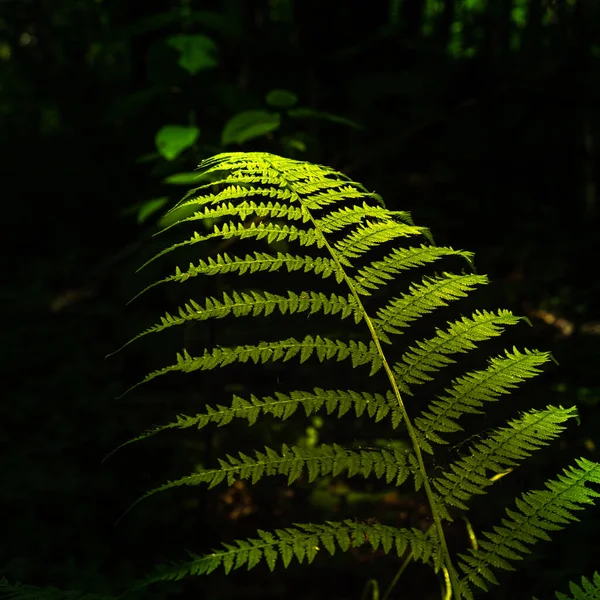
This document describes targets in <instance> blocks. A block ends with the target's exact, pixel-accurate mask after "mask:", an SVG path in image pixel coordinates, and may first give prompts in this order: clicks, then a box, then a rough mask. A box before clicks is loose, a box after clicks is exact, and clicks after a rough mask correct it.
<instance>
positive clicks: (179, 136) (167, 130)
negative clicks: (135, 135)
mask: <svg viewBox="0 0 600 600" xmlns="http://www.w3.org/2000/svg"><path fill="white" fill-rule="evenodd" d="M199 135H200V129H198V127H185V126H183V125H165V126H164V127H161V128H160V129H159V130H158V133H157V134H156V136H155V138H154V142H155V144H156V148H157V149H158V151H159V152H160V153H161V154H162V156H164V157H165V158H166V159H167V160H173V159H175V158H177V157H178V156H179V155H180V154H181V153H182V152H183V151H184V150H185V149H186V148H189V147H190V146H191V145H192V144H193V143H194V142H195V141H196V140H197V139H198V136H199Z"/></svg>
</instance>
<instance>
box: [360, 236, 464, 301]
mask: <svg viewBox="0 0 600 600" xmlns="http://www.w3.org/2000/svg"><path fill="white" fill-rule="evenodd" d="M446 256H460V257H461V258H464V259H465V260H466V261H467V262H468V263H469V265H471V266H472V264H473V263H472V261H473V253H472V252H465V251H463V250H454V249H452V248H446V247H443V246H426V245H424V244H421V245H420V246H411V247H410V248H394V249H393V250H392V251H391V252H390V253H389V254H388V255H387V256H386V257H385V258H384V259H382V260H376V261H373V262H372V263H371V264H370V265H369V266H366V267H362V268H360V269H359V270H358V272H357V274H356V275H355V276H354V277H353V278H352V282H353V284H354V287H355V290H356V291H357V293H359V294H363V295H367V296H368V295H370V294H371V291H370V290H376V289H378V288H379V287H381V286H382V285H385V284H386V281H392V280H394V279H395V275H398V274H399V273H401V272H402V271H406V270H408V269H414V268H416V267H422V266H425V265H427V264H430V263H433V262H435V261H437V260H440V259H441V258H444V257H446ZM417 286H418V284H417ZM413 287H414V286H413ZM411 289H412V288H411Z"/></svg>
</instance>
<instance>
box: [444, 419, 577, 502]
mask: <svg viewBox="0 0 600 600" xmlns="http://www.w3.org/2000/svg"><path fill="white" fill-rule="evenodd" d="M576 417H577V410H576V409H575V408H566V409H565V408H562V407H558V408H554V407H548V409H547V410H532V411H530V412H527V413H525V414H524V415H523V416H522V417H521V418H519V419H515V420H513V421H509V423H508V425H507V426H506V427H501V428H499V429H497V430H496V431H493V432H491V433H490V434H489V435H488V436H487V437H484V438H482V439H481V440H480V441H479V442H477V443H476V444H473V445H472V446H471V447H470V448H469V449H468V450H467V452H466V454H465V456H463V457H462V458H461V459H459V460H458V461H456V462H454V463H452V464H451V465H450V467H449V468H448V469H447V470H446V471H445V472H444V473H442V474H441V475H440V476H439V477H436V478H435V479H434V480H433V485H434V486H435V488H436V489H437V491H438V492H439V493H440V495H441V497H442V501H443V502H445V503H446V504H450V505H452V506H455V507H458V508H462V509H463V510H468V506H467V505H466V504H465V503H466V502H468V500H470V499H471V497H472V496H473V495H474V494H484V493H485V488H486V487H487V486H489V485H491V484H492V481H491V480H490V477H489V475H490V473H491V474H499V473H504V472H506V471H507V469H510V468H512V467H515V466H517V465H519V464H520V463H521V462H522V461H523V460H524V459H526V458H527V457H529V456H531V453H532V452H533V451H534V450H538V449H539V448H541V447H543V446H547V445H548V444H549V443H550V442H551V441H553V440H554V439H556V438H557V437H558V436H559V435H560V434H561V433H562V432H563V431H564V429H565V427H564V426H563V423H565V422H566V421H567V420H568V419H571V418H576Z"/></svg>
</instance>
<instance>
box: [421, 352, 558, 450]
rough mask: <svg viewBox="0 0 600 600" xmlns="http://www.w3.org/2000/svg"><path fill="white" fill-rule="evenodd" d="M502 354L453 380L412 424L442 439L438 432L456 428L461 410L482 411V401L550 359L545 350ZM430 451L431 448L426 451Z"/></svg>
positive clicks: (534, 372)
mask: <svg viewBox="0 0 600 600" xmlns="http://www.w3.org/2000/svg"><path fill="white" fill-rule="evenodd" d="M505 354H506V356H504V357H503V356H498V357H495V358H492V359H490V361H489V366H488V367H487V369H484V370H481V371H471V372H470V373H467V374H465V375H463V376H462V377H458V378H457V379H455V380H454V382H453V385H452V387H451V388H450V389H447V390H446V392H447V394H448V395H447V396H440V398H438V399H437V400H434V401H433V402H431V403H430V404H429V406H428V407H427V409H426V410H424V411H423V412H422V413H421V415H420V416H419V417H416V418H415V426H416V427H417V429H419V431H420V432H421V433H422V434H423V435H424V437H425V438H426V439H428V440H431V441H433V442H435V443H437V444H445V443H446V441H445V440H444V439H443V438H442V437H441V436H440V435H438V434H439V433H452V432H455V431H460V430H461V429H462V427H461V426H460V425H459V424H458V423H457V421H458V419H459V418H460V417H461V416H462V415H463V414H465V413H471V414H477V413H480V414H481V413H482V411H480V410H479V408H480V407H481V406H483V403H484V402H494V401H495V400H497V399H498V398H499V397H500V396H501V395H503V394H509V393H510V391H511V389H514V388H516V387H517V386H518V385H519V384H520V383H523V382H524V381H526V380H527V379H530V378H531V377H535V375H538V374H539V373H541V369H540V367H541V366H542V365H543V364H544V363H546V362H548V361H549V360H550V358H551V357H550V353H549V352H540V351H538V350H524V351H523V352H520V351H519V350H517V349H516V348H513V351H512V352H509V351H508V350H505ZM430 452H431V451H430Z"/></svg>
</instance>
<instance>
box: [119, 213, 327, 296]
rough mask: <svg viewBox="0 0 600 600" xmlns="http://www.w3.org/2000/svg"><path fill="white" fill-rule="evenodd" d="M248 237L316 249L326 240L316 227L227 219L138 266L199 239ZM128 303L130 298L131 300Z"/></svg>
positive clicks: (155, 284) (146, 289) (178, 272)
mask: <svg viewBox="0 0 600 600" xmlns="http://www.w3.org/2000/svg"><path fill="white" fill-rule="evenodd" d="M234 238H236V239H240V240H243V239H248V238H255V239H257V240H262V239H266V241H267V242H269V243H272V242H281V241H284V240H285V241H288V242H298V244H299V245H300V246H312V245H316V246H317V248H322V247H323V245H324V244H325V240H324V239H323V237H322V236H321V235H319V234H318V232H317V231H316V230H315V229H299V228H298V227H296V226H295V225H282V224H280V223H274V222H271V221H268V222H265V221H260V222H254V221H252V222H250V223H249V224H244V223H239V222H234V221H228V222H224V223H220V224H215V225H213V230H212V231H211V232H210V233H207V234H204V235H200V234H199V233H198V232H197V231H195V232H194V233H193V235H192V236H191V237H189V238H188V239H186V240H184V241H183V242H178V243H176V244H173V245H171V246H169V247H168V248H165V249H164V250H161V251H160V252H158V253H157V254H155V255H154V256H153V257H152V258H150V259H149V260H147V261H146V262H145V263H144V264H143V265H142V266H141V267H140V268H139V269H138V271H141V270H142V269H144V268H145V267H147V266H148V265H149V264H150V263H152V262H154V261H155V260H157V259H159V258H161V257H163V256H164V255H165V254H168V253H169V252H173V251H174V250H177V249H178V248H184V247H186V246H193V245H194V244H199V243H200V242H206V241H209V240H213V239H218V240H229V239H234ZM193 268H194V265H192V264H190V269H192V270H193ZM175 275H176V276H177V275H179V276H181V269H180V268H179V267H177V268H176V269H175ZM166 281H172V279H169V278H167V279H164V280H160V281H156V282H154V283H153V284H152V285H150V286H148V287H147V288H145V289H143V290H142V291H141V292H140V293H139V294H137V296H135V297H134V298H133V300H135V299H136V298H138V297H139V296H141V295H142V294H144V293H146V292H147V291H148V290H150V289H152V288H153V287H156V286H157V285H159V284H162V283H165V282H166ZM130 302H131V301H130Z"/></svg>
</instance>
